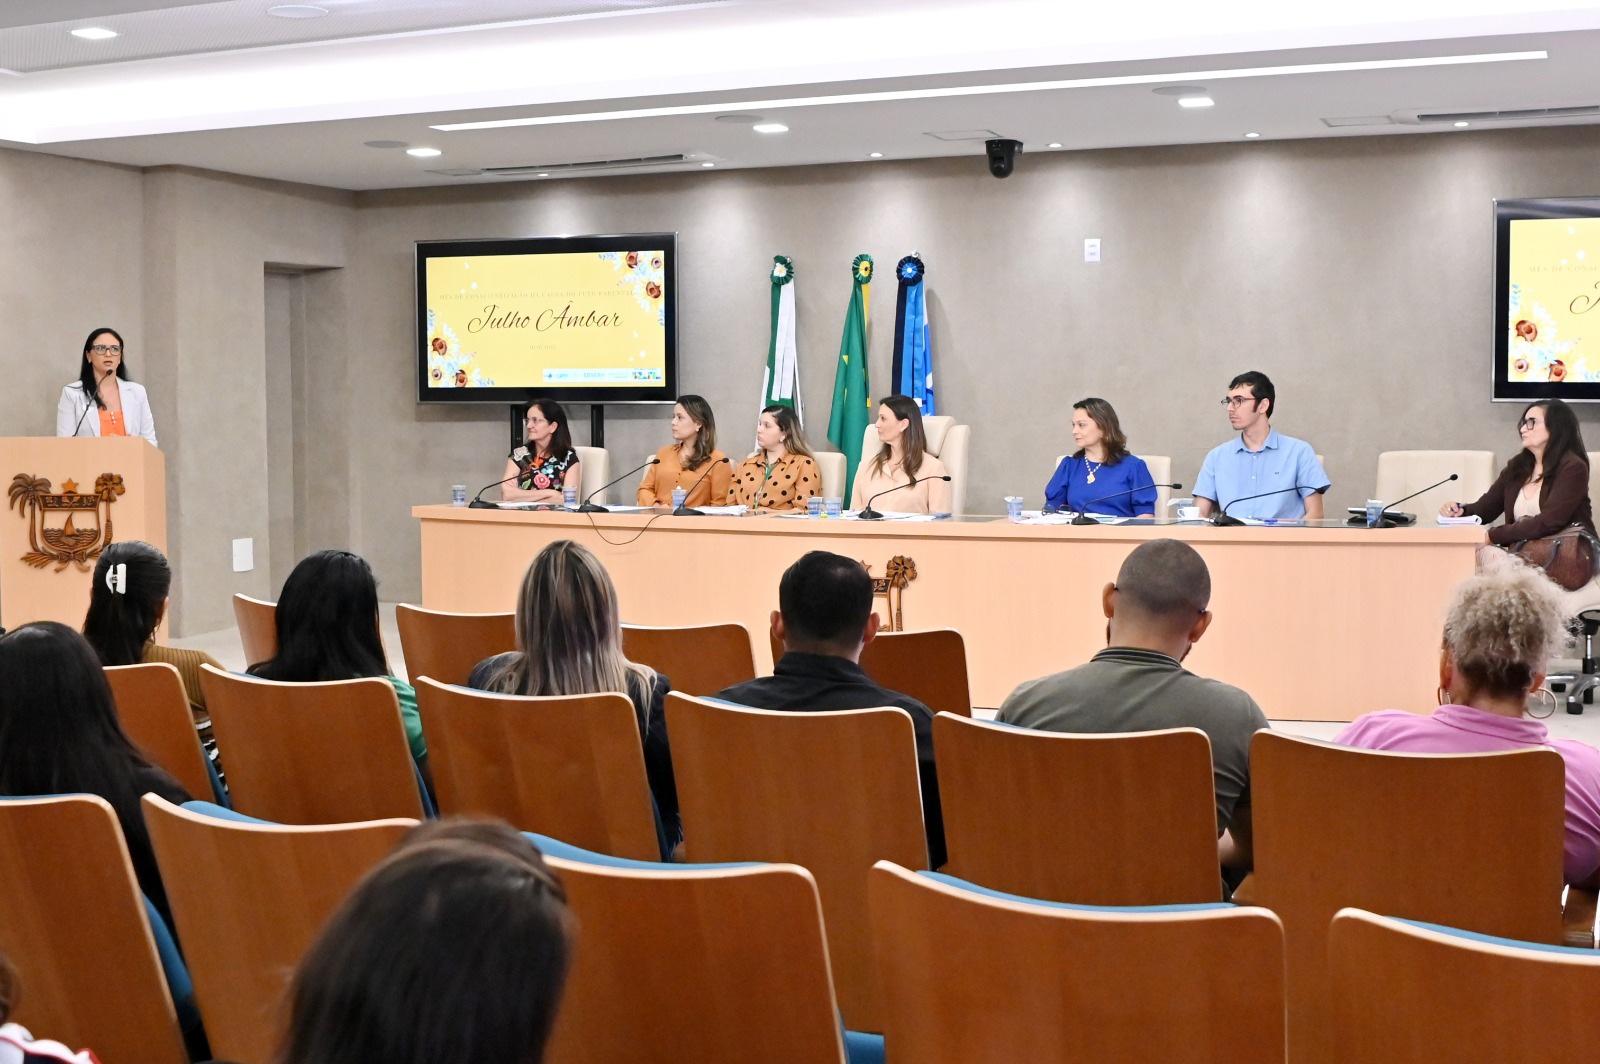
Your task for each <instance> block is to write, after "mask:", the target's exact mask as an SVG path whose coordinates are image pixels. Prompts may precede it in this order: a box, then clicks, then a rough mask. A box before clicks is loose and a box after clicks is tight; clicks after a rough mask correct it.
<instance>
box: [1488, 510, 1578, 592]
mask: <svg viewBox="0 0 1600 1064" xmlns="http://www.w3.org/2000/svg"><path fill="white" fill-rule="evenodd" d="M1506 550H1508V551H1509V552H1510V553H1512V554H1514V555H1516V556H1517V557H1518V558H1521V559H1522V560H1523V561H1524V562H1527V563H1528V564H1529V565H1532V566H1535V567H1537V568H1539V569H1541V570H1543V572H1544V575H1545V576H1548V577H1549V578H1550V579H1551V580H1553V581H1555V583H1556V584H1557V585H1559V586H1561V587H1563V588H1566V589H1567V590H1568V591H1576V590H1578V589H1579V588H1581V587H1583V586H1584V585H1585V584H1587V583H1589V581H1591V580H1593V579H1594V577H1595V559H1596V558H1597V557H1600V541H1597V540H1596V539H1595V537H1594V534H1593V533H1592V532H1590V531H1589V530H1588V529H1587V528H1584V527H1583V526H1582V525H1578V524H1573V525H1568V526H1567V527H1566V528H1563V529H1562V530H1561V531H1560V532H1557V533H1555V534H1554V535H1550V536H1541V537H1540V538H1538V539H1525V540H1522V541H1521V542H1520V543H1512V544H1510V545H1509V546H1508V547H1507V548H1506Z"/></svg>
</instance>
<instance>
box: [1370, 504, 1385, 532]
mask: <svg viewBox="0 0 1600 1064" xmlns="http://www.w3.org/2000/svg"><path fill="white" fill-rule="evenodd" d="M1381 524H1383V500H1382V499H1368V500H1367V527H1368V528H1377V527H1378V526H1379V525H1381Z"/></svg>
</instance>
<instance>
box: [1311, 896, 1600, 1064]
mask: <svg viewBox="0 0 1600 1064" xmlns="http://www.w3.org/2000/svg"><path fill="white" fill-rule="evenodd" d="M1328 975H1329V979H1330V982H1331V989H1332V1001H1333V1014H1334V1019H1335V1023H1334V1027H1333V1031H1334V1038H1335V1039H1336V1042H1335V1046H1334V1052H1335V1053H1336V1054H1337V1056H1338V1059H1339V1060H1341V1061H1344V1062H1345V1064H1434V1062H1436V1061H1442V1060H1450V1061H1466V1060H1567V1059H1570V1058H1571V1057H1573V1056H1574V1055H1576V1054H1575V1053H1574V1049H1575V1048H1576V1047H1580V1046H1591V1047H1592V1046H1594V1045H1595V1044H1596V1042H1600V1010H1597V1009H1596V1008H1595V1002H1596V1001H1597V1000H1600V953H1596V952H1595V951H1594V950H1567V949H1564V950H1541V949H1537V948H1526V947H1524V946H1521V945H1517V944H1512V943H1508V942H1504V941H1501V940H1493V941H1475V940H1473V939H1471V938H1467V937H1463V936H1460V935H1453V934H1447V933H1443V932H1440V931H1437V930H1432V929H1429V928H1422V927H1417V926H1415V925H1412V924H1407V923H1403V922H1401V921H1399V920H1391V919H1389V918H1387V917H1383V916H1376V915H1374V914H1372V913H1369V912H1365V911H1363V910H1361V909H1343V910H1341V911H1340V912H1339V914H1338V915H1337V916H1335V917H1334V918H1333V927H1332V928H1331V929H1330V930H1329V932H1328ZM1580 1052H1581V1051H1580Z"/></svg>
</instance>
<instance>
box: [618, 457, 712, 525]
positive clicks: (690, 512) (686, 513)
mask: <svg viewBox="0 0 1600 1064" xmlns="http://www.w3.org/2000/svg"><path fill="white" fill-rule="evenodd" d="M725 462H727V459H726V458H718V459H717V460H716V461H715V462H712V463H711V464H710V465H709V466H707V467H706V471H705V472H704V473H701V474H700V479H699V480H697V481H695V482H694V483H693V484H691V485H689V491H688V493H687V494H685V495H684V497H683V501H684V502H686V503H687V502H688V501H689V496H690V495H693V494H694V493H695V489H697V488H699V487H700V485H701V484H704V483H705V480H706V477H709V476H710V475H711V471H712V470H714V469H716V468H717V466H719V465H722V464H723V463H725ZM645 464H646V465H648V464H649V463H648V462H647V463H645ZM639 468H640V469H643V468H644V466H640V467H639ZM672 516H673V517H704V516H705V511H704V510H696V509H695V508H694V507H692V506H680V507H678V508H677V509H676V510H673V511H672Z"/></svg>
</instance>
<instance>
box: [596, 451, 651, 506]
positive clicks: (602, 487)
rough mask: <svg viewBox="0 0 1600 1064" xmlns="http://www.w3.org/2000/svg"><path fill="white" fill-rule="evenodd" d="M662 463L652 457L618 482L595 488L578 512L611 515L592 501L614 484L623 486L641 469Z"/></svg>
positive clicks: (621, 477) (622, 476) (628, 472)
mask: <svg viewBox="0 0 1600 1064" xmlns="http://www.w3.org/2000/svg"><path fill="white" fill-rule="evenodd" d="M660 462H661V459H659V458H657V457H656V456H655V455H651V456H650V461H648V462H646V463H645V464H644V465H642V466H640V467H639V469H630V470H628V471H627V472H626V473H624V474H622V475H621V476H620V477H618V478H617V479H616V480H612V481H608V482H607V483H605V484H602V485H600V486H599V487H598V488H595V489H594V490H593V491H591V492H590V493H589V494H588V495H586V496H584V500H583V505H582V506H580V507H578V512H579V513H580V514H608V513H610V512H611V511H610V510H608V509H606V508H605V507H604V506H601V505H600V504H599V503H597V502H593V501H592V500H593V499H594V497H595V496H596V495H599V494H600V493H601V492H602V491H605V490H606V489H607V488H609V487H611V486H612V485H614V484H621V483H622V482H623V481H624V480H627V479H628V478H629V477H631V476H633V475H634V474H635V473H637V472H639V470H640V469H649V468H650V467H651V466H653V465H659V464H660Z"/></svg>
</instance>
